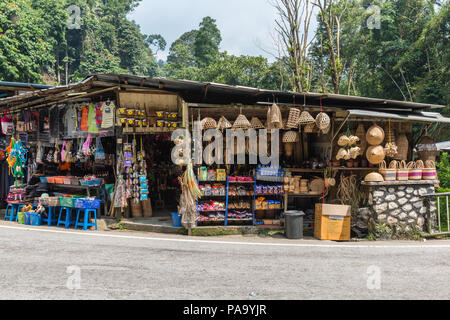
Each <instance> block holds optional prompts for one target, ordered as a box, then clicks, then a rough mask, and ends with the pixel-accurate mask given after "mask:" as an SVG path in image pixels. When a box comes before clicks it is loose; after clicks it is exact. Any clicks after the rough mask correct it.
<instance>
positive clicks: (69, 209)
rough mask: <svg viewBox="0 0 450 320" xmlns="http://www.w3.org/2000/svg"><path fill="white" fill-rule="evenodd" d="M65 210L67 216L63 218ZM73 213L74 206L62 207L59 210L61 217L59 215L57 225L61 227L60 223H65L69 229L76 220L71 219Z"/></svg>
mask: <svg viewBox="0 0 450 320" xmlns="http://www.w3.org/2000/svg"><path fill="white" fill-rule="evenodd" d="M64 210H65V213H66V217H65V219H64V220H62V219H61V216H62V213H63V211H64ZM71 215H72V208H70V207H61V209H60V210H59V217H58V223H57V224H56V226H57V227H59V224H60V223H62V224H65V226H66V229H69V227H70V226H71V225H73V224H75V221H73V220H70V216H71Z"/></svg>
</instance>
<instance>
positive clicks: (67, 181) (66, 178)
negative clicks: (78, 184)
mask: <svg viewBox="0 0 450 320" xmlns="http://www.w3.org/2000/svg"><path fill="white" fill-rule="evenodd" d="M64 184H72V181H71V180H70V177H65V178H64Z"/></svg>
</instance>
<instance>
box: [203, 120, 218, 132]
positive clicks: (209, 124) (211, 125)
mask: <svg viewBox="0 0 450 320" xmlns="http://www.w3.org/2000/svg"><path fill="white" fill-rule="evenodd" d="M201 125H202V129H203V130H208V129H216V128H217V122H216V120H214V119H213V118H209V117H206V118H204V119H203V120H202V121H201Z"/></svg>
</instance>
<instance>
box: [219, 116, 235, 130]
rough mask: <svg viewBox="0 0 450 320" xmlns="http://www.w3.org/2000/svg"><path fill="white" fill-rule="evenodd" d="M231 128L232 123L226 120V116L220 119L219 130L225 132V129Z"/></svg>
mask: <svg viewBox="0 0 450 320" xmlns="http://www.w3.org/2000/svg"><path fill="white" fill-rule="evenodd" d="M231 127H232V125H231V123H230V121H228V120H227V118H225V117H224V116H222V117H221V118H220V119H219V122H218V123H217V129H219V130H225V129H229V128H231Z"/></svg>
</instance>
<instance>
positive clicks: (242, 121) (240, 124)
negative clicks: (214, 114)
mask: <svg viewBox="0 0 450 320" xmlns="http://www.w3.org/2000/svg"><path fill="white" fill-rule="evenodd" d="M251 126H252V125H251V124H250V121H248V119H247V117H246V116H244V115H243V114H240V115H239V116H238V117H237V118H236V121H234V124H233V129H250V128H251Z"/></svg>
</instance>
